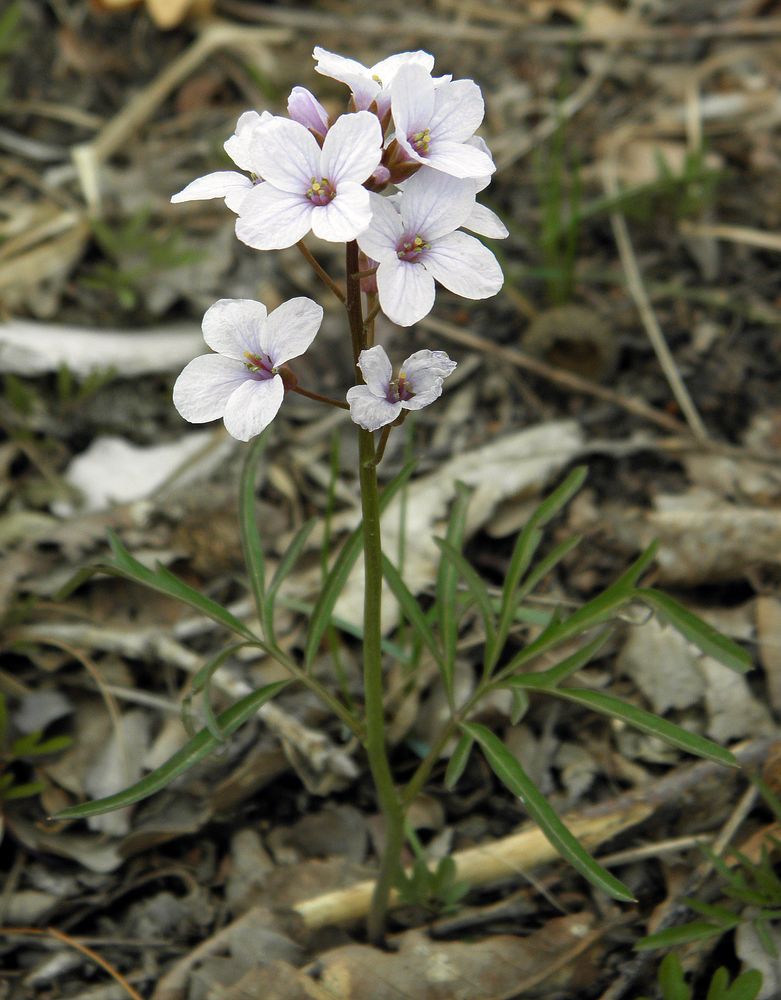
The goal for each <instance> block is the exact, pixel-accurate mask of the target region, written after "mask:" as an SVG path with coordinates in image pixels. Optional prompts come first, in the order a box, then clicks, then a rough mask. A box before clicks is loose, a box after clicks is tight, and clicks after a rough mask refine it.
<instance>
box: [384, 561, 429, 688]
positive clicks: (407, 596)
mask: <svg viewBox="0 0 781 1000" xmlns="http://www.w3.org/2000/svg"><path fill="white" fill-rule="evenodd" d="M382 573H383V576H384V577H385V581H386V583H387V584H388V586H389V587H390V589H391V590H392V591H393V596H394V597H395V598H396V600H397V601H398V603H399V607H400V608H401V610H402V612H403V613H404V615H405V616H406V618H407V620H408V621H409V622H410V623H411V624H412V626H413V628H414V630H415V633H416V634H417V635H418V637H419V638H420V639H421V640H422V641H423V643H424V645H425V646H426V648H427V649H428V651H429V652H430V653H431V655H432V656H433V657H434V659H435V660H436V661H437V663H438V665H439V668H440V670H443V669H444V665H443V659H442V650H441V649H440V648H439V646H438V645H437V641H436V639H435V638H434V633H433V631H432V630H431V628H430V626H429V623H428V621H427V620H426V616H425V615H424V614H423V610H422V608H421V606H420V604H418V601H417V598H416V597H415V595H414V594H413V593H412V591H411V590H410V589H409V587H408V586H407V584H406V583H405V582H404V578H403V577H402V575H401V573H399V571H398V570H397V569H396V567H395V566H394V565H393V563H392V562H391V561H390V559H389V558H388V557H387V556H386V555H385V553H383V556H382Z"/></svg>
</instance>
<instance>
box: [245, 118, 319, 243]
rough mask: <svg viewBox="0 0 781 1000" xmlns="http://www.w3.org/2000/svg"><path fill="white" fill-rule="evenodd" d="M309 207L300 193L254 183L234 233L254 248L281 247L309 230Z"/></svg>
mask: <svg viewBox="0 0 781 1000" xmlns="http://www.w3.org/2000/svg"><path fill="white" fill-rule="evenodd" d="M308 134H309V133H307V135H308ZM310 138H311V136H310ZM314 141H315V140H314V139H312V142H314ZM313 207H314V206H313V205H312V203H311V202H310V201H308V200H307V198H306V196H305V195H303V194H289V193H288V192H287V191H280V190H279V189H278V188H275V187H274V186H273V185H272V184H269V183H263V184H258V185H257V186H256V187H254V188H253V189H252V190H251V191H248V192H247V194H246V195H245V197H244V200H243V201H242V203H241V215H240V216H239V217H238V219H236V235H237V236H238V238H239V239H240V240H241V241H242V243H246V244H247V246H249V247H253V249H255V250H284V248H285V247H292V246H293V245H294V244H295V243H298V241H299V240H300V239H303V237H304V236H306V234H307V233H308V232H309V229H310V227H311V222H312V209H313Z"/></svg>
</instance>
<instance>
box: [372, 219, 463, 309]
mask: <svg viewBox="0 0 781 1000" xmlns="http://www.w3.org/2000/svg"><path fill="white" fill-rule="evenodd" d="M445 238H446V239H448V238H449V237H445ZM377 291H378V293H379V296H380V305H381V306H382V311H383V312H384V313H385V315H386V316H387V317H388V319H389V320H392V322H394V323H398V324H399V326H412V324H413V323H417V322H418V320H419V319H423V317H424V316H427V315H428V314H429V313H430V312H431V309H432V307H433V305H434V279H433V278H432V277H431V275H430V274H429V273H428V271H427V270H426V268H425V267H423V265H422V264H414V263H410V262H408V261H403V260H399V259H398V257H387V258H386V259H385V260H384V261H380V266H379V267H378V268H377Z"/></svg>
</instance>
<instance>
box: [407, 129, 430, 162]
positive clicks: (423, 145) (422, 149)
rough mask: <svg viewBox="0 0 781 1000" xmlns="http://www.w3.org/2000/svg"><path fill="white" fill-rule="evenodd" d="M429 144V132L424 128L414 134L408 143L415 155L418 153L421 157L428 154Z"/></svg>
mask: <svg viewBox="0 0 781 1000" xmlns="http://www.w3.org/2000/svg"><path fill="white" fill-rule="evenodd" d="M430 142H431V132H430V131H429V129H427V128H424V129H423V131H422V132H414V133H413V134H412V135H411V136H410V137H409V143H410V145H411V146H412V148H413V149H414V150H415V152H416V153H420V155H421V156H425V154H426V153H427V152H428V147H429V143H430Z"/></svg>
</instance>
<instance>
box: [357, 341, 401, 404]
mask: <svg viewBox="0 0 781 1000" xmlns="http://www.w3.org/2000/svg"><path fill="white" fill-rule="evenodd" d="M358 367H359V368H360V369H361V375H363V380H364V382H365V383H366V385H367V386H368V388H369V390H370V391H371V392H372V393H373V394H374V395H375V396H377V397H378V398H380V399H385V397H386V395H387V393H388V386H389V385H390V381H391V379H392V378H393V368H392V367H391V363H390V359H389V358H388V355H387V354H386V353H385V348H384V347H380V345H379V344H377V345H376V346H375V347H369V348H368V349H367V350H365V351H361V353H360V355H359V357H358Z"/></svg>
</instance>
